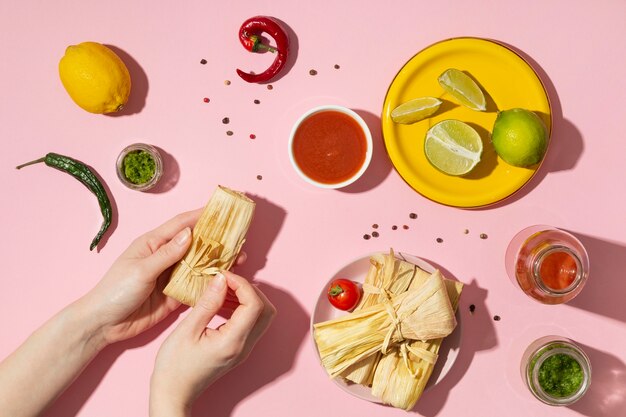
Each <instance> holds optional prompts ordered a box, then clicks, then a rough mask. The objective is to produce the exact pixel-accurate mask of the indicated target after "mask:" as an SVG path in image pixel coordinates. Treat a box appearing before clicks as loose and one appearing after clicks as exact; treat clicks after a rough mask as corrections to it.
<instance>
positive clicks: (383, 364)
mask: <svg viewBox="0 0 626 417" xmlns="http://www.w3.org/2000/svg"><path fill="white" fill-rule="evenodd" d="M428 277H429V274H428V273H427V272H425V271H422V270H421V269H418V272H417V274H416V277H415V278H414V280H413V282H412V285H411V288H419V286H420V285H423V284H424V282H425V281H426V280H427V279H428ZM444 283H445V286H446V292H447V294H448V297H449V299H450V302H451V305H452V307H453V309H454V310H455V311H456V308H457V306H458V301H459V298H460V295H461V291H462V290H463V284H462V283H460V282H457V281H451V280H447V279H445V280H444ZM442 342H443V338H438V339H434V340H428V341H411V342H409V343H408V346H407V347H406V349H407V353H408V360H409V363H408V366H407V362H406V360H405V358H403V356H402V352H401V349H400V348H395V349H394V350H393V352H390V353H389V354H387V355H384V356H383V357H381V358H380V361H379V362H378V366H377V367H376V370H375V373H374V378H373V382H372V395H374V396H376V397H378V398H380V399H381V400H382V402H383V403H384V404H389V405H392V406H394V407H397V408H402V409H404V410H411V409H412V408H413V407H414V406H415V404H416V403H417V401H418V400H419V399H420V397H421V395H422V393H423V392H424V389H425V387H426V384H427V383H428V380H429V379H430V376H431V374H432V372H433V369H434V367H435V361H436V359H437V354H438V352H439V348H440V347H441V343H442ZM424 351H426V352H430V353H431V354H432V355H433V357H432V358H429V357H428V355H424V354H423V353H424ZM433 358H434V359H435V360H432V359H433Z"/></svg>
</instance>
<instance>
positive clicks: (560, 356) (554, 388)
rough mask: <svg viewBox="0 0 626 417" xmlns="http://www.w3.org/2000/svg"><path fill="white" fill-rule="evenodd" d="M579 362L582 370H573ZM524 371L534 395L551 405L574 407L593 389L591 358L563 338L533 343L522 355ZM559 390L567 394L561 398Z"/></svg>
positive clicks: (522, 369) (521, 369) (521, 367)
mask: <svg viewBox="0 0 626 417" xmlns="http://www.w3.org/2000/svg"><path fill="white" fill-rule="evenodd" d="M575 362H577V363H578V365H579V366H578V367H576V366H572V365H573V364H574V363H575ZM520 371H521V374H522V379H523V380H524V382H525V383H526V386H527V387H528V389H529V390H530V392H531V393H532V394H533V395H534V396H535V398H537V399H538V400H539V401H541V402H543V403H545V404H548V405H556V406H559V405H561V406H562V405H570V404H573V403H574V402H576V401H578V400H579V399H580V398H581V397H582V396H583V395H585V393H586V392H587V390H588V389H589V386H590V385H591V363H590V362H589V358H588V357H587V355H586V354H585V352H583V350H582V349H581V348H580V347H579V346H577V345H576V344H575V343H574V342H572V341H571V340H570V339H567V338H565V337H561V336H544V337H541V338H539V339H537V340H535V341H534V342H533V343H531V344H530V346H528V348H527V349H526V351H525V352H524V354H523V355H522V360H521V363H520ZM557 381H559V382H557ZM542 384H543V385H542ZM575 384H578V385H575ZM544 386H545V388H544ZM559 390H561V391H564V392H563V393H562V394H557V392H559Z"/></svg>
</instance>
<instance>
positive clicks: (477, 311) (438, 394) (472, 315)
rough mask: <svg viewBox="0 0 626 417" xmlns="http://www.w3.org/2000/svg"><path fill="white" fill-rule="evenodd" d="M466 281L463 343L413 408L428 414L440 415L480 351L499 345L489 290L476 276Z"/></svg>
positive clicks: (462, 309)
mask: <svg viewBox="0 0 626 417" xmlns="http://www.w3.org/2000/svg"><path fill="white" fill-rule="evenodd" d="M427 262H429V263H430V264H431V265H434V266H435V267H436V268H437V269H439V270H440V271H441V272H442V273H443V275H444V276H445V277H446V278H449V279H453V280H458V279H457V278H456V277H455V276H454V275H453V274H451V273H450V272H449V271H447V270H446V269H445V268H442V267H441V266H440V265H437V263H436V262H432V261H430V260H427ZM462 282H463V283H464V284H465V286H464V287H463V292H462V293H461V299H460V301H459V307H458V313H459V314H460V316H461V319H460V320H459V323H461V325H462V328H461V329H460V330H461V345H460V347H459V352H458V355H457V357H456V360H455V362H454V364H453V365H452V368H451V369H450V370H449V371H448V373H447V374H446V375H445V377H444V378H443V379H442V380H441V381H439V382H438V383H437V384H436V385H434V386H427V388H426V391H425V392H424V394H423V396H422V398H420V400H419V401H418V402H417V404H416V405H415V407H414V408H413V411H415V412H417V413H419V414H420V415H421V416H424V417H434V416H437V415H438V414H439V412H440V411H441V409H442V408H443V406H444V404H445V402H446V400H447V398H448V395H449V393H450V392H451V391H452V389H453V388H454V386H455V385H456V384H457V383H458V382H459V381H460V380H461V379H462V378H463V375H465V373H466V372H467V370H468V369H469V367H470V365H471V363H472V360H473V359H474V356H475V355H476V353H477V352H480V351H482V350H490V349H493V348H495V347H496V346H497V345H498V337H497V335H496V330H495V326H494V321H493V319H492V314H491V313H490V312H489V310H488V309H487V305H486V303H485V300H486V299H487V294H488V291H487V290H486V289H484V288H481V287H479V286H478V283H477V282H476V279H472V281H471V282H470V283H467V282H466V281H462ZM471 305H473V306H474V308H473V309H472V310H473V311H471V310H470V306H471ZM452 348H454V347H452ZM444 354H445V352H442V355H444ZM442 359H443V356H442ZM432 378H435V379H436V378H437V375H435V374H433V375H432V376H431V379H432Z"/></svg>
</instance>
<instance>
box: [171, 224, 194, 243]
mask: <svg viewBox="0 0 626 417" xmlns="http://www.w3.org/2000/svg"><path fill="white" fill-rule="evenodd" d="M190 237H191V229H190V228H188V227H185V228H184V229H183V230H181V231H180V232H178V234H177V235H176V237H174V242H176V244H177V245H178V246H183V245H185V244H186V243H187V241H188V240H189V238H190Z"/></svg>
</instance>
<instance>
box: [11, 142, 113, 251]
mask: <svg viewBox="0 0 626 417" xmlns="http://www.w3.org/2000/svg"><path fill="white" fill-rule="evenodd" d="M41 162H43V163H45V164H46V165H48V166H49V167H52V168H55V169H58V170H59V171H63V172H65V173H67V174H70V175H71V176H72V177H74V178H76V179H77V180H78V181H80V182H81V183H82V184H83V185H84V186H85V187H87V188H88V189H89V191H91V192H92V193H94V194H95V195H96V197H97V198H98V204H100V212H101V213H102V217H103V218H104V220H103V221H102V226H101V227H100V231H99V232H98V234H97V235H96V237H94V238H93V241H92V242H91V246H89V250H93V249H94V248H95V247H96V246H98V242H100V239H101V238H102V236H103V235H104V233H105V232H106V231H107V229H108V228H109V226H110V225H111V215H112V211H113V210H112V208H111V202H110V201H109V197H108V195H107V192H106V190H105V189H104V187H103V186H102V183H100V181H99V180H98V178H97V177H96V176H95V175H94V173H93V172H92V171H91V170H90V169H89V167H88V166H87V165H85V164H83V163H82V162H80V161H77V160H75V159H72V158H70V157H68V156H63V155H59V154H56V153H52V152H51V153H49V154H47V155H46V156H45V157H43V158H40V159H36V160H34V161H31V162H27V163H25V164H22V165H19V166H17V167H16V168H17V169H21V168H24V167H25V166H28V165H33V164H39V163H41Z"/></svg>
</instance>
